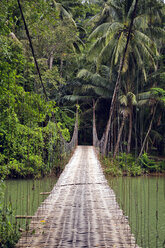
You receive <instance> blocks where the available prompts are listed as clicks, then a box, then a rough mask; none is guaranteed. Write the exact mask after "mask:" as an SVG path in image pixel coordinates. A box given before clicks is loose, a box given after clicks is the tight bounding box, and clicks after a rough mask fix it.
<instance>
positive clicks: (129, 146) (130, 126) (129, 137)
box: [127, 111, 132, 153]
mask: <svg viewBox="0 0 165 248" xmlns="http://www.w3.org/2000/svg"><path fill="white" fill-rule="evenodd" d="M131 137H132V111H131V112H130V113H129V133H128V144H127V153H130V150H131Z"/></svg>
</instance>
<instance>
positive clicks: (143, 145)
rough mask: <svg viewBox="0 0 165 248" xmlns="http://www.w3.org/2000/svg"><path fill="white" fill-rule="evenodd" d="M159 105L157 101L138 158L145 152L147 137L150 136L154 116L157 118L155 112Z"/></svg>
mask: <svg viewBox="0 0 165 248" xmlns="http://www.w3.org/2000/svg"><path fill="white" fill-rule="evenodd" d="M157 105H158V103H156V105H155V107H154V110H153V115H152V119H151V121H150V125H149V128H148V131H147V133H146V136H145V138H144V141H143V144H142V147H141V151H140V153H139V156H138V158H140V157H141V155H142V153H143V151H144V147H145V144H146V141H147V138H148V136H149V134H150V131H151V128H152V124H153V121H154V118H155V113H156V108H157Z"/></svg>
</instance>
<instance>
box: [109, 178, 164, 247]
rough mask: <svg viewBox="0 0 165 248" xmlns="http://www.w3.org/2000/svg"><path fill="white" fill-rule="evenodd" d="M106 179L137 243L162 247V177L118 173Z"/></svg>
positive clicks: (144, 245)
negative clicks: (130, 175)
mask: <svg viewBox="0 0 165 248" xmlns="http://www.w3.org/2000/svg"><path fill="white" fill-rule="evenodd" d="M108 182H109V185H110V186H111V188H113V190H114V191H115V193H116V197H117V201H118V203H119V205H120V207H121V208H122V209H123V211H124V213H125V215H126V216H128V219H129V223H130V225H131V229H132V232H133V233H134V235H135V237H136V239H137V243H138V245H139V246H140V247H144V248H158V247H159V248H162V247H165V177H163V176H160V177H155V176H152V177H149V176H145V177H119V178H108Z"/></svg>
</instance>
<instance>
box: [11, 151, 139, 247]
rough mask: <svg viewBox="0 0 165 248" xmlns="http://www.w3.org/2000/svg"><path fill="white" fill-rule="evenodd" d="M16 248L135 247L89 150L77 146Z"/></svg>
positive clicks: (112, 193) (95, 160) (125, 220)
mask: <svg viewBox="0 0 165 248" xmlns="http://www.w3.org/2000/svg"><path fill="white" fill-rule="evenodd" d="M16 247H17V248H18V247H19V248H20V247H31V248H39V247H45V248H46V247H49V248H55V247H62V248H70V247H75V248H81V247H91V248H94V247H99V248H103V247H109V248H110V247H112V248H113V247H114V248H120V247H123V248H127V247H138V246H137V245H136V243H135V239H134V236H133V235H132V234H131V231H130V226H129V223H128V220H127V218H126V217H125V216H124V215H123V212H122V210H121V209H120V208H119V206H118V204H117V202H116V197H115V194H114V192H113V190H112V189H111V188H110V187H109V186H108V184H107V181H106V179H105V177H104V175H103V172H102V168H101V165H100V163H99V161H98V159H97V156H96V153H95V149H94V148H93V147H92V146H78V147H77V149H76V150H75V152H74V154H73V156H72V158H71V160H70V162H69V163H68V164H67V165H66V168H65V170H64V171H63V173H62V174H61V176H60V178H59V180H58V182H57V184H56V185H55V187H54V188H53V190H52V192H51V193H50V195H49V196H48V197H47V199H46V200H45V201H44V202H43V203H42V205H41V206H40V207H39V208H38V211H37V212H36V214H35V217H34V218H33V219H32V222H31V225H30V229H29V231H28V232H26V233H24V234H23V235H22V238H21V239H20V240H19V242H18V244H17V246H16Z"/></svg>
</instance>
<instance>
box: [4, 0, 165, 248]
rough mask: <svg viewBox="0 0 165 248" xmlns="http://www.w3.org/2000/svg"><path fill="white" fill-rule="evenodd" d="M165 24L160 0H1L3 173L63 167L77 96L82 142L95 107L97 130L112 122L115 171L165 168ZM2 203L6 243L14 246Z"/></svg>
mask: <svg viewBox="0 0 165 248" xmlns="http://www.w3.org/2000/svg"><path fill="white" fill-rule="evenodd" d="M19 2H20V4H21V7H22V12H23V15H24V18H25V23H26V25H25V23H24V22H23V16H22V15H21V9H20V7H19V5H18V3H19ZM134 8H136V11H135V15H134ZM164 23H165V4H164V2H163V1H161V0H143V1H142V0H139V1H138V5H137V6H136V0H123V1H121V0H106V1H105V0H101V1H97V0H91V1H85V0H84V1H81V0H71V1H66V0H57V1H55V0H46V1H45V0H38V1H36V0H31V1H28V0H25V1H21V0H8V1H6V0H1V1H0V108H1V112H0V178H1V177H2V178H7V177H23V178H25V177H35V178H37V177H41V176H43V175H45V174H48V173H50V172H51V171H58V170H59V166H60V164H61V160H62V159H63V158H64V155H65V154H63V153H62V148H61V140H62V139H61V134H62V136H63V137H64V138H65V140H66V141H69V140H70V138H71V136H72V133H73V127H74V121H75V103H77V101H78V104H79V106H80V111H79V112H80V121H79V144H92V130H94V114H93V113H95V112H96V129H97V134H98V138H99V139H100V138H101V137H102V134H103V133H104V130H107V132H106V135H105V140H106V142H104V143H105V147H104V148H105V151H106V153H107V154H111V156H110V158H109V157H108V158H106V157H105V158H104V159H103V164H104V165H105V171H106V172H107V173H109V174H113V175H120V174H122V173H124V174H126V175H132V176H135V175H140V174H141V173H152V172H159V171H164V169H165V168H164V162H159V161H158V162H155V161H156V160H157V159H158V158H157V157H158V156H160V157H163V156H164V155H165V132H164V130H165V111H164V110H165V84H164V83H165V73H164V69H165V42H164V41H165V39H164V38H165V31H164ZM131 25H132V26H131ZM130 27H131V28H130ZM28 33H29V36H28ZM29 42H31V44H32V45H31V46H30V45H29V44H30V43H29ZM127 45H128V46H127ZM122 60H123V65H122V68H120V66H121V64H122ZM118 78H119V79H120V80H118ZM45 96H46V97H45ZM112 99H114V103H113V106H112V108H111V104H112V102H113V101H112ZM92 105H93V106H92ZM92 108H93V109H92ZM92 115H93V117H92ZM92 119H93V121H92ZM107 123H109V126H108V125H107ZM93 133H94V132H93ZM94 138H96V137H93V140H94ZM93 142H94V141H93ZM132 154H133V155H132ZM151 155H155V156H156V160H153V159H152V158H151ZM0 192H2V190H1V189H0ZM3 211H5V212H3ZM3 211H2V205H1V203H0V223H1V224H2V225H1V224H0V234H2V233H3V234H4V235H3V239H2V238H1V239H0V245H1V246H2V247H12V245H13V243H14V241H15V239H14V238H13V237H16V236H14V235H15V233H14V232H15V231H14V228H13V226H12V225H11V224H10V222H9V220H8V217H9V216H10V215H11V214H12V211H10V208H6V210H3ZM4 228H6V229H4ZM0 237H1V235H0ZM12 240H13V241H12ZM8 242H9V243H8ZM12 242H13V243H12Z"/></svg>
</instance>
